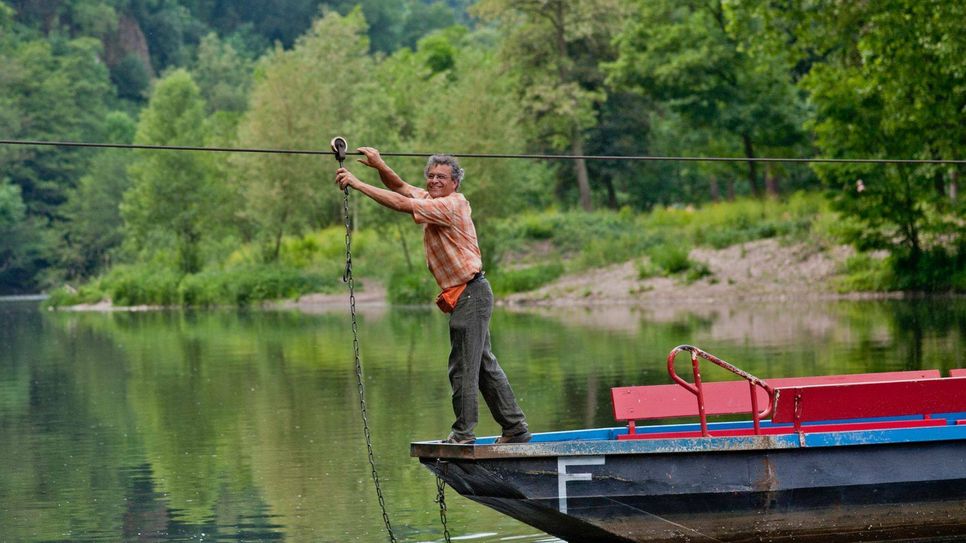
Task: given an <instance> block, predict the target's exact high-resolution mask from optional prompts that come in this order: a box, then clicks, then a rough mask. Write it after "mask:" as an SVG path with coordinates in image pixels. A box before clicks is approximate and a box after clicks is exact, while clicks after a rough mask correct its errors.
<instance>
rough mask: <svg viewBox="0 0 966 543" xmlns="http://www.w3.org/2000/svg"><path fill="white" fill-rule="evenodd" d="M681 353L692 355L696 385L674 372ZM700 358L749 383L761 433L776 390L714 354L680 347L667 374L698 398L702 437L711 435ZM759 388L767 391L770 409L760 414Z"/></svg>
mask: <svg viewBox="0 0 966 543" xmlns="http://www.w3.org/2000/svg"><path fill="white" fill-rule="evenodd" d="M681 351H687V352H689V353H691V368H692V372H693V373H694V383H693V384H692V383H689V382H687V381H685V380H684V379H682V378H681V377H679V376H678V374H677V373H676V372H675V371H674V359H675V357H676V356H677V354H678V353H679V352H681ZM698 357H701V358H703V359H705V360H707V361H709V362H711V363H713V364H715V365H717V366H720V367H722V368H724V369H726V370H728V371H730V372H731V373H734V374H735V375H737V376H739V377H741V378H742V379H744V380H746V381H748V389H749V392H750V394H751V413H752V419H753V420H754V425H755V434H756V435H757V434H759V433H760V432H761V419H762V418H765V417H769V416H771V413H772V409H774V405H775V390H774V389H773V388H772V387H771V386H770V385H769V384H768V383H766V382H765V381H763V380H762V379H759V378H757V377H755V376H754V375H752V374H750V373H748V372H746V371H744V370H742V369H740V368H738V367H735V366H734V365H732V364H729V363H728V362H725V361H724V360H721V359H720V358H718V357H716V356H714V355H713V354H710V353H706V352H704V351H702V350H701V349H699V348H697V347H694V346H692V345H678V346H677V347H675V348H674V349H672V350H671V353H670V354H668V355H667V372H668V375H670V376H671V380H673V381H674V382H675V383H677V384H679V385H681V386H682V387H684V389H685V390H687V391H688V392H690V393H691V394H694V395H695V396H697V399H698V417H699V418H700V419H701V435H702V436H704V437H709V436H710V435H711V434H709V433H708V415H707V413H706V412H705V404H704V389H703V387H702V386H701V370H700V367H699V366H700V363H699V362H698ZM756 386H759V387H761V388H763V389H764V390H765V392H766V393H767V394H768V407H767V408H766V409H765V410H764V411H761V412H759V411H758V395H757V394H755V387H756Z"/></svg>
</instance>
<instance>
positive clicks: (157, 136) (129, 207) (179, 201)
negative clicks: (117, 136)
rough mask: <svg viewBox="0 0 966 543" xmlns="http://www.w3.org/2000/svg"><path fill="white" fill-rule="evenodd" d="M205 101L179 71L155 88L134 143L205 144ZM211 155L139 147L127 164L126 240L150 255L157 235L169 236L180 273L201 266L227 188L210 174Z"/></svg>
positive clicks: (187, 77)
mask: <svg viewBox="0 0 966 543" xmlns="http://www.w3.org/2000/svg"><path fill="white" fill-rule="evenodd" d="M204 107H205V105H204V100H203V99H202V98H201V94H200V91H199V90H198V86H197V85H195V83H194V81H193V80H192V78H191V75H190V74H189V73H188V72H186V71H184V70H177V71H174V72H172V73H171V74H169V75H168V76H166V77H165V78H164V79H162V80H161V81H160V82H158V84H157V86H156V87H155V90H154V93H153V95H152V97H151V101H150V103H149V105H148V108H147V109H146V110H144V112H143V113H142V114H141V119H140V122H139V123H138V129H137V135H136V136H135V140H134V141H135V143H139V144H146V145H182V146H202V145H204V143H205V123H204ZM211 160H212V159H211V157H210V155H208V154H204V153H187V152H157V151H141V152H139V153H138V154H137V160H136V162H135V163H134V164H133V165H132V166H131V170H130V171H131V174H132V176H133V179H134V184H133V186H132V188H131V190H130V191H128V192H127V193H125V195H124V201H123V203H122V205H121V212H122V215H123V217H124V220H125V228H126V230H127V235H128V242H129V243H130V244H132V245H136V246H140V249H141V250H142V251H147V252H148V254H150V253H151V252H154V251H157V248H156V247H145V245H146V242H147V241H148V240H151V239H154V238H155V237H158V236H160V237H162V238H163V237H170V238H173V247H174V251H175V255H176V262H177V265H178V267H179V269H180V270H181V271H182V272H184V273H194V272H197V271H199V270H200V269H201V267H202V264H203V257H202V255H201V249H200V248H201V243H202V241H203V239H204V238H205V235H206V232H207V231H208V230H209V229H210V228H211V227H213V225H215V224H216V223H217V219H218V217H219V213H218V211H219V210H220V209H223V208H221V207H220V204H221V203H222V202H223V201H224V199H225V197H226V196H225V191H224V189H223V188H222V187H221V186H219V183H218V181H217V180H216V179H215V178H214V176H213V174H214V167H213V163H212V161H211Z"/></svg>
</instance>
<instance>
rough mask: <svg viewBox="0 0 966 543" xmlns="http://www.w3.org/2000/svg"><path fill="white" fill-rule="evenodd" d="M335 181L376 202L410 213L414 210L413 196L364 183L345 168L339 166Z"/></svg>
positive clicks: (340, 185)
mask: <svg viewBox="0 0 966 543" xmlns="http://www.w3.org/2000/svg"><path fill="white" fill-rule="evenodd" d="M335 182H336V184H337V185H339V188H341V189H343V190H345V188H346V187H352V188H354V189H356V190H357V191H359V192H361V193H362V194H365V195H366V196H368V197H369V198H372V199H373V200H375V201H376V203H378V204H380V205H382V206H385V207H388V208H389V209H394V210H396V211H401V212H403V213H410V214H411V213H412V212H413V200H412V198H410V197H408V196H404V195H403V194H400V193H396V192H392V191H389V190H386V189H381V188H379V187H374V186H372V185H370V184H368V183H363V182H362V181H360V180H359V178H358V177H356V176H354V175H352V172H350V171H349V170H347V169H345V168H339V169H338V170H337V171H336V175H335Z"/></svg>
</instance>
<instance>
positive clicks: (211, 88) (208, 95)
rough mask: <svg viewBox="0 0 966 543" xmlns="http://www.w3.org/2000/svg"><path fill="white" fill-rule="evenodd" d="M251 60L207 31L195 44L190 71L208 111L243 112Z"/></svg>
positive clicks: (249, 84) (246, 103)
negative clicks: (195, 55) (196, 50)
mask: <svg viewBox="0 0 966 543" xmlns="http://www.w3.org/2000/svg"><path fill="white" fill-rule="evenodd" d="M252 70H253V63H252V62H251V61H250V60H249V59H247V58H245V57H244V56H243V55H241V54H240V53H239V52H238V51H236V50H235V48H234V47H233V46H232V45H231V43H229V42H225V41H222V40H221V39H219V38H218V35H217V34H208V35H207V36H205V37H204V38H202V40H201V43H200V44H199V45H198V60H197V63H196V65H195V67H194V69H193V70H192V72H193V74H194V77H195V80H196V81H197V82H198V88H199V89H200V90H201V94H202V96H203V97H204V98H205V103H206V104H207V106H208V109H209V111H231V112H236V113H241V112H244V111H245V109H246V108H247V107H248V95H249V92H250V90H251V86H252Z"/></svg>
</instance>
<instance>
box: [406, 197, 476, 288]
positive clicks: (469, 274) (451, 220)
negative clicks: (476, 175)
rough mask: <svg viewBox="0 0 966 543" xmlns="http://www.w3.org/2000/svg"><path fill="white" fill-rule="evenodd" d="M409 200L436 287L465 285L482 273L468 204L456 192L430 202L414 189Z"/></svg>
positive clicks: (430, 198) (429, 198) (474, 229)
mask: <svg viewBox="0 0 966 543" xmlns="http://www.w3.org/2000/svg"><path fill="white" fill-rule="evenodd" d="M412 196H413V218H414V219H415V220H416V222H417V223H418V224H422V225H423V246H424V247H425V248H426V264H427V265H428V266H429V271H430V272H432V274H433V277H435V278H436V283H437V284H439V287H440V288H442V289H447V288H450V287H455V286H457V285H462V284H463V283H466V282H468V281H469V280H470V279H472V278H473V276H474V275H476V274H477V273H479V272H480V270H482V269H483V260H482V258H481V255H480V246H479V243H478V242H477V240H476V227H475V226H474V225H473V219H472V218H471V217H470V215H471V214H472V210H471V209H470V202H469V201H468V200H467V199H466V197H465V196H463V195H462V194H460V193H458V192H454V193H452V194H450V195H449V196H446V197H443V198H432V197H430V195H429V193H428V192H426V191H425V190H423V189H416V190H414V191H412Z"/></svg>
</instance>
